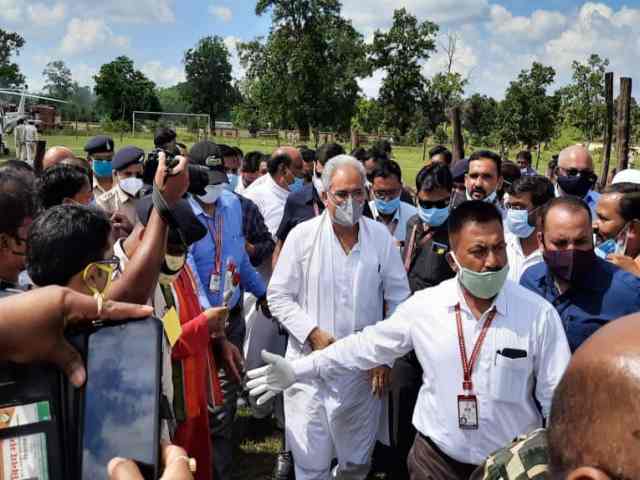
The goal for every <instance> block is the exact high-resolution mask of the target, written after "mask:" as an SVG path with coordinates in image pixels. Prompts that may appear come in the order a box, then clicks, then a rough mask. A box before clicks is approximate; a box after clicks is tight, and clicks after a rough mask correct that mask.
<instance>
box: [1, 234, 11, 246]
mask: <svg viewBox="0 0 640 480" xmlns="http://www.w3.org/2000/svg"><path fill="white" fill-rule="evenodd" d="M0 248H9V235H7V234H6V233H0Z"/></svg>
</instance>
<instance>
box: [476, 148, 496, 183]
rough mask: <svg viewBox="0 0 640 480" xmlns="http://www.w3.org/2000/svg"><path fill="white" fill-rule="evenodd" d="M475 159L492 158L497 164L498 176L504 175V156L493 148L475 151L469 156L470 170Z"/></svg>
mask: <svg viewBox="0 0 640 480" xmlns="http://www.w3.org/2000/svg"><path fill="white" fill-rule="evenodd" d="M474 160H491V161H492V162H493V163H495V164H496V170H497V172H498V176H499V177H500V176H502V158H500V155H498V154H497V153H495V152H492V151H491V150H478V151H476V152H473V153H472V154H471V156H470V157H469V170H471V162H473V161H474Z"/></svg>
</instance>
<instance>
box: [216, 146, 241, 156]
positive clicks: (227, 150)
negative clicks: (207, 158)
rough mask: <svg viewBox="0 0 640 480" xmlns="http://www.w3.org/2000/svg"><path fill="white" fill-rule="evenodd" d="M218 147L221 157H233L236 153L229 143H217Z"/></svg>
mask: <svg viewBox="0 0 640 480" xmlns="http://www.w3.org/2000/svg"><path fill="white" fill-rule="evenodd" d="M218 147H220V155H222V156H223V157H235V156H236V155H237V153H236V151H235V150H234V149H233V147H230V146H229V145H225V144H218Z"/></svg>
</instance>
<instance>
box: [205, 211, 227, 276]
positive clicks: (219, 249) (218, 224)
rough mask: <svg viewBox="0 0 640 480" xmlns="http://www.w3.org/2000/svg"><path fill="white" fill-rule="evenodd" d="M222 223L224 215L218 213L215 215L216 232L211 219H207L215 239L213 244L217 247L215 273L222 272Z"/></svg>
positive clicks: (210, 231)
mask: <svg viewBox="0 0 640 480" xmlns="http://www.w3.org/2000/svg"><path fill="white" fill-rule="evenodd" d="M222 224H223V219H222V215H219V214H216V216H215V224H214V228H215V233H214V232H213V231H212V229H211V224H210V223H209V219H207V228H208V229H209V233H210V234H211V238H212V239H213V244H214V245H215V248H216V258H215V263H214V267H213V273H214V274H218V275H219V274H220V272H221V271H222Z"/></svg>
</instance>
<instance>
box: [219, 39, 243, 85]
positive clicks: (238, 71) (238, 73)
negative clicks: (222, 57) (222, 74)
mask: <svg viewBox="0 0 640 480" xmlns="http://www.w3.org/2000/svg"><path fill="white" fill-rule="evenodd" d="M238 42H242V39H241V38H239V37H234V36H232V35H230V36H228V37H225V38H224V44H225V46H226V47H227V49H228V50H229V54H230V56H231V58H230V63H231V75H232V76H233V78H238V79H239V78H242V77H244V68H242V65H240V56H239V55H238V47H237V44H238Z"/></svg>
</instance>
